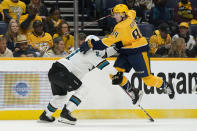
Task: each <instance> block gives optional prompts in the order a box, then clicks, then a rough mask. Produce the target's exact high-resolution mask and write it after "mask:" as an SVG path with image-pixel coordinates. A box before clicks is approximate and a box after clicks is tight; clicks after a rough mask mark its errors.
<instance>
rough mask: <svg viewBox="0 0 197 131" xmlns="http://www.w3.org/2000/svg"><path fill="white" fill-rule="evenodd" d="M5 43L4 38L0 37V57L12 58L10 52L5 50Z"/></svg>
mask: <svg viewBox="0 0 197 131" xmlns="http://www.w3.org/2000/svg"><path fill="white" fill-rule="evenodd" d="M6 43H7V40H6V37H5V36H4V35H0V57H13V54H12V51H11V50H9V49H8V48H7V46H6Z"/></svg>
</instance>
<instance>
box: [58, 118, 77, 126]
mask: <svg viewBox="0 0 197 131" xmlns="http://www.w3.org/2000/svg"><path fill="white" fill-rule="evenodd" d="M58 122H60V123H64V124H68V125H75V124H76V122H74V121H69V120H67V119H64V118H60V119H59V120H58Z"/></svg>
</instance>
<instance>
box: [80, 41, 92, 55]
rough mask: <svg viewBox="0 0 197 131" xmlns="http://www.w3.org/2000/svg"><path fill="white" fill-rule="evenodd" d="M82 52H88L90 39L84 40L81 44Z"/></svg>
mask: <svg viewBox="0 0 197 131" xmlns="http://www.w3.org/2000/svg"><path fill="white" fill-rule="evenodd" d="M79 48H80V52H83V54H86V52H87V51H88V50H89V49H90V47H89V45H88V41H86V42H83V43H82V44H81V45H80V47H79Z"/></svg>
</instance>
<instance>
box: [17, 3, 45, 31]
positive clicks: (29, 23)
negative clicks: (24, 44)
mask: <svg viewBox="0 0 197 131" xmlns="http://www.w3.org/2000/svg"><path fill="white" fill-rule="evenodd" d="M36 20H40V21H42V18H41V17H40V16H39V15H38V8H37V7H34V6H33V5H29V6H28V13H27V14H25V15H22V16H21V18H20V20H19V23H20V28H21V32H22V33H23V34H26V35H27V34H28V33H30V32H32V31H33V22H34V21H36Z"/></svg>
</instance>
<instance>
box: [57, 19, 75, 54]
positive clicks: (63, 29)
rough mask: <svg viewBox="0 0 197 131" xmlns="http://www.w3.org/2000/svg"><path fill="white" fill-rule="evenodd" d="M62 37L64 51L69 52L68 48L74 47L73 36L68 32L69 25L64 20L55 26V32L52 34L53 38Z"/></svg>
mask: <svg viewBox="0 0 197 131" xmlns="http://www.w3.org/2000/svg"><path fill="white" fill-rule="evenodd" d="M58 36H60V37H62V39H63V40H64V44H65V51H66V52H67V53H70V51H69V49H70V48H72V47H74V37H73V36H72V35H71V34H70V27H69V25H68V23H67V22H66V21H64V20H62V21H61V23H60V24H59V25H58V27H57V33H56V34H54V35H53V39H54V38H56V37H58Z"/></svg>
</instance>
